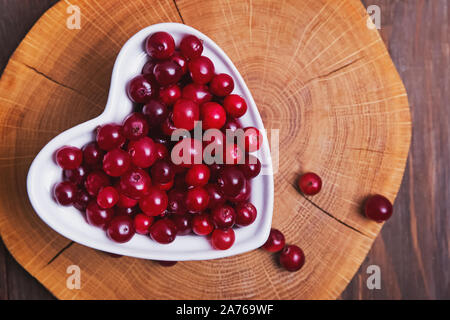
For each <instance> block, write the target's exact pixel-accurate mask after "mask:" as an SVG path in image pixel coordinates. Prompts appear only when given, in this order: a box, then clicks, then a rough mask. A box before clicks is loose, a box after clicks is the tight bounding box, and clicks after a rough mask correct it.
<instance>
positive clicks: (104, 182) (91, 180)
mask: <svg viewBox="0 0 450 320" xmlns="http://www.w3.org/2000/svg"><path fill="white" fill-rule="evenodd" d="M110 184H111V180H110V179H109V177H108V176H107V175H106V174H105V173H104V172H103V171H93V172H91V173H90V174H88V176H87V177H86V180H85V181H84V187H85V188H86V191H87V192H88V193H89V194H90V195H91V196H97V194H98V192H99V191H100V189H101V188H104V187H107V186H109V185H110Z"/></svg>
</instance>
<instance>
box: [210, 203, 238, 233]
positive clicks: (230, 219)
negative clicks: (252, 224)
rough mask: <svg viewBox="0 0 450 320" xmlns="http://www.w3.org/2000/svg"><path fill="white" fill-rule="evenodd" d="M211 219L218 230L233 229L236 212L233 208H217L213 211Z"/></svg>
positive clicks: (223, 206)
mask: <svg viewBox="0 0 450 320" xmlns="http://www.w3.org/2000/svg"><path fill="white" fill-rule="evenodd" d="M211 218H212V220H213V222H214V225H215V226H216V228H220V229H226V228H231V227H232V226H233V225H234V222H235V221H236V212H235V211H234V209H233V208H232V207H231V206H228V205H222V206H217V207H215V208H214V209H213V210H212V211H211Z"/></svg>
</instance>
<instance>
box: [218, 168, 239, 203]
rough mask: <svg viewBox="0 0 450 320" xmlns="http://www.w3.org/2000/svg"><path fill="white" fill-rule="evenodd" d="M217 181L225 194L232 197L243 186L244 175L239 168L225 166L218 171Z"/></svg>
mask: <svg viewBox="0 0 450 320" xmlns="http://www.w3.org/2000/svg"><path fill="white" fill-rule="evenodd" d="M217 183H218V185H219V187H220V188H221V190H222V191H223V193H224V194H225V195H226V196H228V197H234V196H237V195H238V194H239V192H240V191H241V190H242V188H243V187H244V183H245V177H244V174H243V173H242V172H241V171H240V170H239V169H237V168H235V167H232V166H227V167H225V168H223V169H222V171H221V172H220V174H219V177H218V179H217Z"/></svg>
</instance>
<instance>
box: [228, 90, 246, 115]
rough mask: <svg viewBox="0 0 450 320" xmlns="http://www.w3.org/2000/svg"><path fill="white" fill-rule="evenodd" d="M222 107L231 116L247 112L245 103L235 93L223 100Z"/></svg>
mask: <svg viewBox="0 0 450 320" xmlns="http://www.w3.org/2000/svg"><path fill="white" fill-rule="evenodd" d="M223 107H224V108H225V110H226V111H227V113H228V114H229V115H230V116H232V117H233V118H240V117H242V116H243V115H244V114H245V113H246V112H247V103H246V102H245V100H244V98H242V97H241V96H239V95H237V94H230V95H229V96H228V97H226V98H225V100H224V101H223Z"/></svg>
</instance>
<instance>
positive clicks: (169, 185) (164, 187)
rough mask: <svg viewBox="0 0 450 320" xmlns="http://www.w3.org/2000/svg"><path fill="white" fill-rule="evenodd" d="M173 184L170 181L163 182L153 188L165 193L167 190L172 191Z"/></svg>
mask: <svg viewBox="0 0 450 320" xmlns="http://www.w3.org/2000/svg"><path fill="white" fill-rule="evenodd" d="M173 184H174V180H173V179H172V180H170V181H169V182H165V183H155V184H154V186H155V187H156V188H158V189H159V190H161V191H167V190H170V189H172V187H173Z"/></svg>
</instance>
